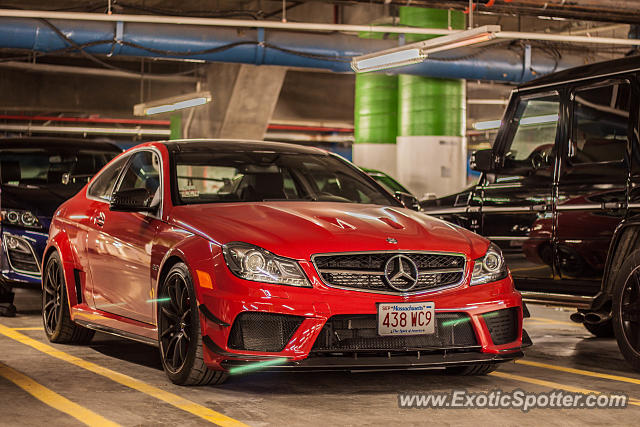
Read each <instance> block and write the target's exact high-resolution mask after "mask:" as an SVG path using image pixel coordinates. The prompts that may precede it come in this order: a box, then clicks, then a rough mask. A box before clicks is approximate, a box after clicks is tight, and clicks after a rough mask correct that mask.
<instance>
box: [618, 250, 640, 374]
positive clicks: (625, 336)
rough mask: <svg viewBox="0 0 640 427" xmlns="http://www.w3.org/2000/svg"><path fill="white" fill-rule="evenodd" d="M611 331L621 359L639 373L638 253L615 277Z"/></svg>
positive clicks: (639, 290)
mask: <svg viewBox="0 0 640 427" xmlns="http://www.w3.org/2000/svg"><path fill="white" fill-rule="evenodd" d="M613 331H614V332H615V336H616V340H617V341H618V347H619V348H620V351H621V352H622V355H623V356H624V358H625V359H626V360H627V362H628V363H629V364H630V365H631V366H632V367H633V369H635V370H637V371H640V251H635V252H632V253H631V254H630V255H629V256H628V257H627V259H626V260H625V262H624V263H623V264H622V266H621V267H620V270H618V274H617V275H616V277H615V282H614V287H613Z"/></svg>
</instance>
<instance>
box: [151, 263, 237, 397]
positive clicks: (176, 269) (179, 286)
mask: <svg viewBox="0 0 640 427" xmlns="http://www.w3.org/2000/svg"><path fill="white" fill-rule="evenodd" d="M158 299H159V300H160V302H159V303H158V341H159V343H160V358H161V359H162V366H163V367H164V371H165V372H166V374H167V376H168V377H169V379H170V380H171V381H172V382H173V383H175V384H178V385H207V384H222V383H223V382H224V381H225V380H226V379H227V374H226V373H225V372H223V371H214V370H212V369H209V368H208V367H207V365H206V364H205V363H204V358H203V352H202V332H201V329H200V316H199V315H198V307H197V302H196V298H195V291H194V288H193V281H192V280H191V274H190V273H189V269H188V268H187V266H186V265H185V264H183V263H178V264H176V265H174V266H173V268H171V270H169V273H167V275H166V277H165V279H164V280H163V282H162V284H161V286H160V291H159V292H158Z"/></svg>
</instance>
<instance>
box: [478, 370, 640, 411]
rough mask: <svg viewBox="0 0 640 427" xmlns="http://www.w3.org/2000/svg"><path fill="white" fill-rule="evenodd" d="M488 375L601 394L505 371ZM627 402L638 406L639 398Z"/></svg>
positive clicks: (639, 403) (583, 392)
mask: <svg viewBox="0 0 640 427" xmlns="http://www.w3.org/2000/svg"><path fill="white" fill-rule="evenodd" d="M489 375H492V376H494V377H500V378H505V379H508V380H513V381H520V382H523V383H529V384H535V385H539V386H542V387H548V388H550V389H559V390H566V391H570V392H572V393H582V394H590V393H594V394H602V392H601V391H595V390H589V389H587V388H581V387H574V386H572V385H567V384H560V383H556V382H553V381H545V380H539V379H537V378H529V377H523V376H522V375H514V374H507V373H506V372H500V371H498V372H492V373H490V374H489ZM627 403H628V404H629V405H634V406H640V400H638V399H632V398H629V400H628V402H627Z"/></svg>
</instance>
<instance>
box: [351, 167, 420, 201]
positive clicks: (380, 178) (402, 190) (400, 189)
mask: <svg viewBox="0 0 640 427" xmlns="http://www.w3.org/2000/svg"><path fill="white" fill-rule="evenodd" d="M360 169H362V170H363V171H365V172H366V173H367V175H369V176H370V177H371V178H373V179H374V180H375V181H376V182H377V183H378V184H380V185H381V186H382V188H384V189H385V190H387V191H388V192H389V193H390V194H392V195H393V196H394V197H395V198H396V199H398V200H400V202H401V203H402V204H403V205H404V206H405V207H407V208H409V209H413V210H414V211H418V210H420V202H419V201H418V198H417V197H415V196H414V195H413V194H412V193H411V191H409V190H408V189H407V188H406V187H405V186H404V185H402V184H400V183H399V182H398V181H396V180H395V179H394V178H393V177H391V176H390V175H388V174H386V173H384V172H382V171H379V170H376V169H368V168H363V167H361V168H360Z"/></svg>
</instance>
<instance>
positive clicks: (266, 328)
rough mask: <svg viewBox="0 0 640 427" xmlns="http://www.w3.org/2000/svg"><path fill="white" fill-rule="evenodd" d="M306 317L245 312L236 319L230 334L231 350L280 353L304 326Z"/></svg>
mask: <svg viewBox="0 0 640 427" xmlns="http://www.w3.org/2000/svg"><path fill="white" fill-rule="evenodd" d="M303 320H304V317H302V316H288V315H285V314H274V313H258V312H244V313H241V314H240V315H238V317H236V320H235V322H233V326H232V327H231V333H230V334H229V348H231V349H234V350H251V351H267V352H278V351H282V350H284V348H285V346H286V345H287V343H288V342H289V340H290V339H291V337H292V336H293V333H294V332H295V331H296V329H298V327H299V326H300V325H301V324H302V321H303Z"/></svg>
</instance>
